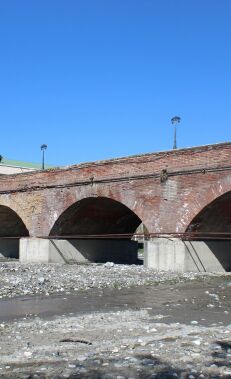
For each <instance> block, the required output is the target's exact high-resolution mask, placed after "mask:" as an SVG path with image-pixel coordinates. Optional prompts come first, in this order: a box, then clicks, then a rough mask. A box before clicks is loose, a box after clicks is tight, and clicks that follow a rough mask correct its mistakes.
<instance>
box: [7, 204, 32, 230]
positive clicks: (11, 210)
mask: <svg viewBox="0 0 231 379" xmlns="http://www.w3.org/2000/svg"><path fill="white" fill-rule="evenodd" d="M0 236H2V237H4V236H5V237H20V236H29V228H28V227H27V225H26V223H25V222H24V220H23V218H22V217H21V215H20V214H19V212H18V210H17V209H16V208H15V207H14V206H12V205H6V204H5V203H2V202H1V203H0Z"/></svg>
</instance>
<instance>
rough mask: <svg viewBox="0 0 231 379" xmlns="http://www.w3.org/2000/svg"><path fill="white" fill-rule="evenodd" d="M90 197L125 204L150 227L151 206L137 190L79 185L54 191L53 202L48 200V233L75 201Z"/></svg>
mask: <svg viewBox="0 0 231 379" xmlns="http://www.w3.org/2000/svg"><path fill="white" fill-rule="evenodd" d="M89 197H92V198H99V197H105V198H108V199H111V200H115V201H117V202H119V203H121V204H123V205H124V206H126V207H127V208H129V209H130V210H131V211H132V212H134V213H135V214H136V215H137V217H139V218H140V219H141V220H142V222H143V223H144V224H145V225H146V227H147V228H148V229H149V225H148V224H149V223H148V221H149V212H147V209H149V207H145V206H144V203H145V202H144V199H143V197H142V196H139V194H138V193H137V192H136V191H134V190H133V189H128V190H126V191H121V188H118V187H117V188H116V187H114V188H112V187H111V186H104V187H103V188H102V187H96V186H89V187H78V188H77V189H76V188H65V189H64V190H63V191H62V192H61V191H54V196H52V204H51V203H49V202H46V205H47V206H48V208H49V219H48V220H47V221H48V223H47V226H46V232H45V233H46V235H48V234H49V231H50V230H51V229H52V228H53V226H54V224H55V222H56V221H57V220H58V218H59V217H60V216H61V215H62V214H63V213H64V212H65V211H66V209H67V208H69V207H71V206H72V205H73V204H74V203H76V202H78V201H81V200H84V199H86V198H89Z"/></svg>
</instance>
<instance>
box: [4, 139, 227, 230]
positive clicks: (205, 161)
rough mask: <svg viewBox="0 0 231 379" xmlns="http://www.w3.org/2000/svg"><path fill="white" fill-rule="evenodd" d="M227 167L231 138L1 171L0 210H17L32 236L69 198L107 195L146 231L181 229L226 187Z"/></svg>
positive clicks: (47, 224) (47, 227)
mask: <svg viewBox="0 0 231 379" xmlns="http://www.w3.org/2000/svg"><path fill="white" fill-rule="evenodd" d="M230 169H231V143H221V144H216V145H207V146H200V147H195V148H188V149H180V150H172V151H167V152H159V153H153V154H144V155H138V156H133V157H127V158H118V159H112V160H107V161H99V162H92V163H86V164H80V165H74V166H69V167H64V168H56V169H50V170H45V171H38V172H29V173H23V174H17V175H3V176H1V177H0V210H1V206H6V207H9V208H11V209H12V210H13V211H14V212H16V213H17V215H18V216H19V217H20V218H21V220H22V221H23V223H24V224H25V226H26V228H27V230H28V232H29V234H30V235H31V236H47V235H49V233H50V231H51V229H52V228H53V226H54V224H55V222H56V221H57V220H58V218H59V217H60V216H61V215H62V213H63V212H64V211H65V210H66V209H67V208H68V207H70V206H71V205H73V204H74V203H76V202H78V201H79V200H82V199H85V198H89V197H93V198H94V197H95V198H98V197H107V198H109V199H113V200H116V201H118V202H120V203H122V204H124V205H125V206H127V207H128V208H129V209H130V210H131V211H133V212H134V213H135V214H136V215H137V216H138V217H139V218H140V220H141V221H142V222H143V223H144V224H145V225H146V227H147V228H148V230H149V232H152V233H155V232H157V233H161V232H162V233H172V232H179V233H181V232H184V231H186V230H187V228H188V227H189V225H190V223H191V222H192V221H193V219H194V218H195V217H196V216H197V215H198V214H199V213H200V212H201V211H202V210H203V209H204V208H205V207H206V206H208V205H209V204H210V203H211V202H213V201H214V200H215V199H217V198H218V197H219V196H222V195H224V194H226V193H228V192H229V191H230V190H231V170H230ZM163 170H167V175H166V174H165V178H164V180H161V178H162V172H163ZM4 209H5V208H4ZM0 215H1V212H0ZM0 223H1V217H0Z"/></svg>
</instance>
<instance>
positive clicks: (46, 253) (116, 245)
mask: <svg viewBox="0 0 231 379" xmlns="http://www.w3.org/2000/svg"><path fill="white" fill-rule="evenodd" d="M137 254H138V242H135V241H128V240H100V239H98V240H97V239H96V240H77V239H70V240H62V239H60V240H57V239H50V240H48V239H42V238H21V240H20V262H22V263H30V262H35V263H84V262H107V261H112V262H115V263H130V264H131V263H137Z"/></svg>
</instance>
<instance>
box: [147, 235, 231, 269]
mask: <svg viewBox="0 0 231 379" xmlns="http://www.w3.org/2000/svg"><path fill="white" fill-rule="evenodd" d="M144 265H145V266H146V267H152V268H155V269H156V270H164V271H167V270H171V271H176V272H185V271H194V272H195V271H196V272H224V271H230V270H231V241H222V240H220V241H219V240H213V241H182V240H180V239H177V238H171V237H169V238H156V239H153V240H152V241H146V242H145V246H144Z"/></svg>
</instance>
